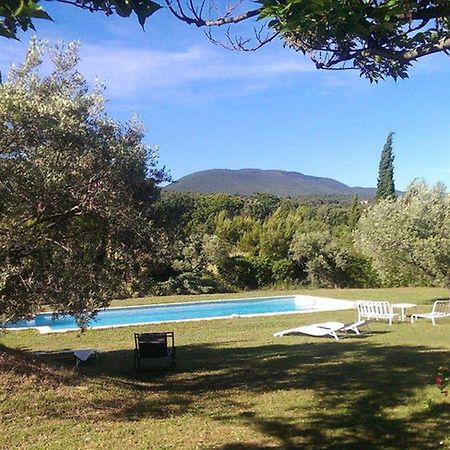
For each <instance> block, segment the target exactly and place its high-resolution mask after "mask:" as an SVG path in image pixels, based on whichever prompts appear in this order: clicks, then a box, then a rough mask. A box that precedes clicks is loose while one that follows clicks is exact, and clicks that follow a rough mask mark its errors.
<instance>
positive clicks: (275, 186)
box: [163, 168, 376, 197]
mask: <svg viewBox="0 0 450 450" xmlns="http://www.w3.org/2000/svg"><path fill="white" fill-rule="evenodd" d="M163 189H164V190H166V191H175V192H193V193H203V194H212V193H225V194H235V195H252V194H256V193H266V194H273V195H276V196H278V197H299V196H309V195H355V194H358V195H360V196H362V197H374V196H375V193H376V188H370V187H368V188H367V187H359V186H354V187H352V186H348V185H346V184H344V183H342V182H340V181H337V180H335V179H333V178H327V177H317V176H313V175H306V174H303V173H300V172H295V171H286V170H277V169H269V170H263V169H254V168H248V169H208V170H201V171H198V172H193V173H191V174H188V175H186V176H184V177H181V178H180V179H179V180H177V181H175V182H173V183H171V184H169V185H167V186H165V187H164V188H163Z"/></svg>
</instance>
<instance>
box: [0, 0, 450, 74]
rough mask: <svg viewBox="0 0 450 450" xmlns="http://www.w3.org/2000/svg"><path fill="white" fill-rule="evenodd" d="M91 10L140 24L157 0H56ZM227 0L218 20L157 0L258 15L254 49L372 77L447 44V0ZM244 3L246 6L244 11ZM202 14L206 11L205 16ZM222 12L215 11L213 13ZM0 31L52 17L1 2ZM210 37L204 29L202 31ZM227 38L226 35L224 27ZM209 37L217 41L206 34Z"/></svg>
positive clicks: (226, 21)
mask: <svg viewBox="0 0 450 450" xmlns="http://www.w3.org/2000/svg"><path fill="white" fill-rule="evenodd" d="M57 1H59V2H61V3H64V4H69V5H73V6H75V7H77V8H81V9H84V10H87V11H90V12H103V13H104V14H106V15H108V16H109V15H112V14H117V15H119V16H122V17H129V16H130V15H131V14H132V13H134V14H135V15H136V16H137V18H138V21H139V23H140V24H141V26H142V27H143V26H144V24H145V22H146V20H147V19H148V18H149V17H150V16H152V15H153V14H154V13H155V12H156V11H158V10H159V9H160V8H161V7H162V5H160V4H159V3H156V2H154V1H153V0H132V1H129V0H57ZM257 3H258V7H257V8H256V9H254V4H253V3H251V4H247V3H244V2H237V3H236V4H232V3H230V4H228V5H227V7H225V8H224V9H225V11H226V12H225V13H224V14H223V15H222V16H221V17H218V18H211V15H212V14H213V13H214V12H216V11H218V10H219V8H218V7H217V5H216V4H215V3H214V2H212V1H210V2H209V4H208V3H206V2H199V3H198V4H195V2H194V1H192V0H189V1H186V3H185V4H183V2H182V1H177V2H173V1H172V0H162V4H163V5H164V6H165V7H166V8H167V9H168V10H169V11H170V12H171V13H172V14H173V16H175V17H176V19H178V20H181V21H183V22H185V23H187V24H189V25H196V26H198V27H209V28H211V27H223V26H224V25H225V26H231V25H233V24H239V23H241V22H244V21H247V20H250V19H257V20H260V21H264V23H265V24H266V25H267V27H268V28H269V29H270V30H272V31H273V33H272V34H270V33H269V34H268V35H267V36H266V37H262V33H261V32H256V36H255V38H256V42H257V44H256V47H254V48H252V49H257V48H260V47H262V46H263V45H265V44H267V43H269V42H272V41H273V40H274V39H275V38H276V37H281V39H282V40H283V41H284V43H285V45H287V46H289V47H292V48H294V49H296V50H298V51H300V52H302V53H303V54H307V55H309V56H310V57H311V59H312V60H313V62H314V63H315V65H316V67H317V68H319V69H331V70H341V69H356V70H358V71H359V73H360V74H361V76H364V77H366V78H368V79H369V80H370V81H371V82H372V81H378V80H380V79H383V78H393V79H395V80H396V79H398V78H407V77H408V70H409V68H410V67H411V65H412V63H413V62H414V61H416V60H418V59H419V58H422V57H423V56H426V55H430V54H433V53H438V52H444V53H447V52H448V51H449V50H450V30H449V23H450V4H449V2H448V0H408V1H405V0H366V1H361V0H258V1H257ZM246 6H248V9H246ZM206 15H207V17H206ZM219 15H220V13H219ZM0 18H2V19H0V35H1V36H4V37H8V38H16V37H17V32H18V30H19V29H22V30H24V31H26V30H28V29H34V22H33V21H34V19H50V17H49V16H48V14H47V13H46V12H45V11H44V10H43V9H42V7H41V6H40V5H39V2H38V0H1V1H0ZM207 35H209V36H210V37H211V35H210V34H208V33H207ZM226 36H228V37H230V33H229V32H226ZM211 40H212V41H213V42H217V41H216V40H215V39H214V38H212V37H211ZM229 41H230V44H231V47H232V48H235V49H240V50H249V48H248V47H247V46H246V44H247V43H248V41H249V39H245V38H237V39H235V40H233V39H229Z"/></svg>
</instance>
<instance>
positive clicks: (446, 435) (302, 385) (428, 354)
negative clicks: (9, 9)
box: [0, 288, 450, 450]
mask: <svg viewBox="0 0 450 450" xmlns="http://www.w3.org/2000/svg"><path fill="white" fill-rule="evenodd" d="M296 292H299V293H310V294H313V295H323V296H329V297H335V298H347V299H358V298H366V299H386V300H390V301H392V302H394V301H398V302H400V301H407V302H413V303H417V304H418V305H419V307H418V309H419V310H420V311H429V310H430V309H431V304H432V302H433V301H434V300H435V299H437V298H444V297H446V296H447V295H448V293H447V292H446V291H445V290H443V289H432V288H426V289H425V288H424V289H419V288H403V289H378V290H376V289H369V290H309V291H296ZM278 293H281V292H278ZM275 294H276V292H269V291H265V292H262V291H260V292H258V293H255V292H251V293H248V292H247V293H243V294H239V295H238V294H233V295H231V296H232V297H243V296H245V297H251V296H256V295H275ZM212 297H214V298H221V297H223V298H225V297H230V294H228V295H222V296H221V295H216V296H208V298H212ZM204 298H205V297H204V296H203V297H202V296H200V297H196V299H204ZM183 299H187V297H180V298H173V297H172V298H167V299H161V298H159V299H156V301H158V302H166V301H178V300H183ZM153 300H154V299H149V298H147V299H137V300H136V299H135V300H130V301H126V302H125V303H126V304H140V303H149V302H151V301H153ZM114 303H118V302H114ZM118 304H119V303H118ZM120 304H123V303H120ZM354 319H356V312H355V311H340V312H336V313H332V312H326V313H314V314H298V315H285V316H272V317H264V318H248V319H242V318H236V319H230V320H212V321H202V322H184V323H177V324H165V325H158V326H141V327H138V326H133V327H126V328H115V329H107V330H97V331H87V332H85V333H83V334H81V335H80V334H79V333H76V332H69V333H63V334H49V335H39V334H38V333H37V332H35V331H25V332H8V333H5V334H4V335H2V336H1V337H0V342H1V343H2V344H3V345H4V347H2V348H0V351H1V353H0V448H1V449H145V450H147V449H222V450H238V449H242V450H243V449H267V448H276V449H294V448H300V449H302V448H306V449H354V450H370V449H397V448H402V449H405V450H407V449H408V450H409V449H441V448H442V449H447V448H450V426H449V424H450V402H449V401H450V397H445V396H444V395H442V394H441V393H440V391H439V390H438V388H437V387H436V386H435V385H434V384H433V382H434V378H435V376H436V373H437V370H438V368H439V367H446V368H447V369H448V367H449V361H450V319H445V320H441V321H440V322H438V325H437V326H435V327H433V326H432V324H431V322H430V321H425V320H419V321H418V322H417V323H416V324H414V325H411V324H410V323H395V324H394V325H393V326H392V327H389V326H388V324H387V323H385V322H380V323H374V324H371V325H370V328H371V333H367V334H364V335H363V336H361V337H356V336H351V337H348V338H344V339H342V340H341V341H339V342H336V341H334V340H332V339H331V338H313V337H308V336H290V337H284V338H274V337H273V336H272V334H273V333H274V332H276V331H279V330H282V329H285V328H291V327H294V326H300V325H303V324H310V323H314V322H322V321H327V320H338V321H344V322H347V321H353V320H354ZM166 329H167V330H174V331H175V337H176V344H177V370H176V371H175V372H170V371H161V370H159V371H155V370H153V371H147V372H142V373H140V374H136V373H134V371H133V348H134V342H133V332H135V331H138V332H143V331H149V330H152V331H153V330H166ZM82 347H94V348H97V349H98V350H100V351H101V355H100V356H99V358H98V360H95V359H94V360H90V361H88V362H87V363H85V364H84V365H83V366H82V367H80V368H79V369H78V370H76V369H74V368H73V367H72V366H71V364H70V363H49V362H42V361H33V359H32V358H31V357H30V351H32V350H56V349H63V348H82Z"/></svg>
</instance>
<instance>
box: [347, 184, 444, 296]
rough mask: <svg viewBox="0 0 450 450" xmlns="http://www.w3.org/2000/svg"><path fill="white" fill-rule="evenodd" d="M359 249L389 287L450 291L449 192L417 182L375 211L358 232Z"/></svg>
mask: <svg viewBox="0 0 450 450" xmlns="http://www.w3.org/2000/svg"><path fill="white" fill-rule="evenodd" d="M355 244H356V246H357V247H358V248H359V249H360V250H361V251H362V252H363V253H364V254H365V255H367V256H368V257H371V259H372V261H373V265H374V267H375V269H376V270H377V271H378V273H379V274H380V276H381V277H382V279H383V280H384V281H385V282H387V283H391V284H392V283H394V284H405V283H413V282H414V283H420V282H422V283H430V284H444V285H445V286H447V287H449V288H450V197H449V196H448V194H447V193H446V191H445V187H444V186H443V185H442V184H437V185H436V186H434V187H429V186H428V185H427V184H426V183H425V182H422V181H414V182H413V183H412V184H411V185H410V186H409V187H408V189H407V191H406V193H405V194H404V195H403V196H401V197H398V198H397V199H386V200H382V201H380V202H378V203H377V204H375V205H373V206H371V207H370V208H369V209H368V210H367V211H366V213H365V214H364V215H363V216H362V217H361V219H360V221H359V224H358V227H357V229H356V230H355Z"/></svg>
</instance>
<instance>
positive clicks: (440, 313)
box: [411, 300, 450, 325]
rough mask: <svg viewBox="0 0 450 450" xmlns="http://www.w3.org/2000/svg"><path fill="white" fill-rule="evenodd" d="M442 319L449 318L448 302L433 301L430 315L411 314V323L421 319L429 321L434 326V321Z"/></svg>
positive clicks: (449, 301)
mask: <svg viewBox="0 0 450 450" xmlns="http://www.w3.org/2000/svg"><path fill="white" fill-rule="evenodd" d="M442 317H450V300H437V301H435V302H434V303H433V309H432V310H431V312H430V313H423V314H412V315H411V323H414V321H415V320H417V319H419V318H422V319H430V320H431V322H432V323H433V325H436V322H435V320H436V319H439V318H442Z"/></svg>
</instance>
